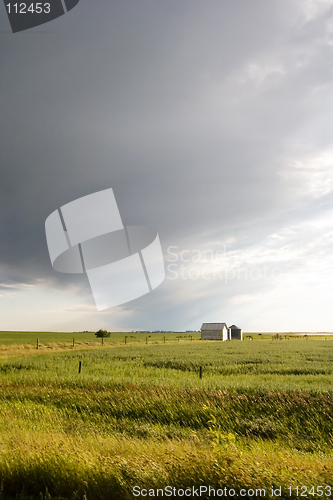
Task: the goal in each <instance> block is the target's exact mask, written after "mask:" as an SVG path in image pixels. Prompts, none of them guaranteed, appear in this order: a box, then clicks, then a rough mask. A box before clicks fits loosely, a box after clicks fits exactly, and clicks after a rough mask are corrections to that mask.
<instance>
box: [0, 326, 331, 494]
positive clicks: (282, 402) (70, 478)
mask: <svg viewBox="0 0 333 500" xmlns="http://www.w3.org/2000/svg"><path fill="white" fill-rule="evenodd" d="M125 336H126V337H127V339H126V345H125ZM251 336H252V338H253V339H254V341H249V340H245V341H244V342H239V341H231V342H213V341H199V340H197V339H198V337H199V334H198V333H193V334H191V333H186V334H184V333H180V334H176V333H166V334H164V333H162V334H145V333H140V334H138V333H126V334H124V333H118V334H112V335H111V337H110V338H109V339H106V341H105V343H104V345H103V346H102V345H101V340H100V339H99V340H98V341H96V338H95V337H94V335H93V334H92V333H75V334H72V333H69V334H62V333H59V334H55V333H53V334H51V333H47V332H45V333H41V332H38V334H37V333H35V332H33V333H24V332H15V333H10V332H1V333H0V344H1V346H0V351H1V349H2V351H1V352H2V359H1V360H0V386H1V390H0V415H1V418H0V436H1V440H0V485H1V493H0V498H2V499H9V498H22V499H23V498H24V499H28V498H36V499H41V498H45V499H47V498H48V499H51V498H52V499H73V500H74V499H82V500H83V499H87V500H90V499H91V500H97V499H98V500H99V499H101V500H113V499H132V498H136V497H135V496H134V494H133V487H134V486H138V487H140V488H146V489H147V490H149V489H151V490H152V489H155V490H154V493H155V496H157V493H156V492H157V488H160V490H159V494H158V496H159V497H161V496H162V492H163V491H162V490H161V489H163V488H164V487H166V486H172V487H174V488H176V489H181V488H185V487H196V488H200V486H201V487H204V486H207V487H208V486H211V487H212V488H215V489H216V490H218V489H220V491H222V489H223V488H228V489H230V488H233V489H234V490H235V494H236V495H237V494H238V493H239V492H240V490H241V489H243V490H244V492H245V494H242V496H241V497H242V498H253V497H254V496H256V495H255V494H252V490H253V492H255V490H256V489H258V490H259V489H261V490H262V489H265V496H263V495H262V496H261V498H276V495H275V496H274V495H272V493H271V490H272V487H273V489H276V488H280V487H281V488H282V490H281V496H279V498H283V499H287V498H293V499H295V498H298V497H300V496H303V498H317V497H319V496H323V498H333V454H332V439H333V391H332V388H333V338H332V337H329V336H328V337H327V340H326V339H325V337H320V338H311V337H308V338H304V337H302V338H298V339H295V338H289V339H288V338H287V337H286V338H285V339H284V340H273V339H272V336H271V335H268V334H266V335H264V336H263V335H261V336H260V335H255V334H251ZM164 337H166V340H165V343H164ZM191 337H192V340H191ZM263 337H264V338H263ZM37 338H39V342H40V344H39V349H38V350H37V349H36V339H37ZM73 338H75V348H73V347H72V340H73ZM146 342H147V343H146ZM80 362H81V368H82V369H81V373H78V371H79V370H78V367H79V363H80ZM200 367H202V379H200V378H199V369H200ZM301 487H306V488H307V490H305V489H303V490H302V489H301ZM312 487H313V488H314V489H311V488H312ZM321 487H322V489H321ZM330 487H332V491H331V489H330ZM297 488H298V490H297ZM317 488H319V489H317ZM321 492H322V495H320V493H321ZM147 493H149V491H148V492H147ZM301 493H304V494H303V495H301ZM305 493H306V494H305ZM150 496H152V495H150ZM180 496H181V494H179V495H178V496H173V498H178V497H179V498H180ZM231 496H233V495H232V494H231ZM231 496H226V494H225V493H224V494H223V496H222V498H223V497H224V498H229V497H230V498H231ZM138 498H143V496H142V497H141V496H138ZM188 498H189V497H188ZM200 498H213V497H212V496H211V497H209V496H208V494H205V493H203V494H202V495H201V497H200Z"/></svg>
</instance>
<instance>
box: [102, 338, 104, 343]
mask: <svg viewBox="0 0 333 500" xmlns="http://www.w3.org/2000/svg"><path fill="white" fill-rule="evenodd" d="M102 345H104V337H102Z"/></svg>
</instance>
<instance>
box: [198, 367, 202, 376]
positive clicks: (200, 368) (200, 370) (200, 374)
mask: <svg viewBox="0 0 333 500" xmlns="http://www.w3.org/2000/svg"><path fill="white" fill-rule="evenodd" d="M199 378H202V366H200V367H199Z"/></svg>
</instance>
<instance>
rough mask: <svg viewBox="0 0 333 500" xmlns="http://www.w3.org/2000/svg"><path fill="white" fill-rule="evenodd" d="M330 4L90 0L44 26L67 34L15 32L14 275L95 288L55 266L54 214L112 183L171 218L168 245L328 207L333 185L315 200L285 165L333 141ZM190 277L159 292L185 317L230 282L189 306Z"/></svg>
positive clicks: (246, 236)
mask: <svg viewBox="0 0 333 500" xmlns="http://www.w3.org/2000/svg"><path fill="white" fill-rule="evenodd" d="M0 14H1V12H0ZM330 18H331V10H330V8H329V4H328V5H327V7H326V8H325V9H324V8H323V10H322V12H320V13H319V14H318V16H317V17H316V18H314V19H310V20H308V21H306V19H305V18H304V13H303V11H302V6H301V4H300V3H299V2H297V1H296V0H295V1H290V0H288V1H287V0H279V1H276V0H271V1H268V2H263V1H261V0H254V1H252V2H247V1H240V2H232V1H226V2H221V1H220V0H218V1H217V0H216V1H215V0H214V1H213V0H208V1H205V2H204V3H203V2H201V1H196V0H184V1H182V2H178V1H176V0H172V1H171V0H167V1H166V2H155V1H153V0H143V1H141V2H134V1H133V2H126V3H123V2H107V1H101V2H98V3H94V4H92V3H91V2H88V1H87V0H86V1H85V0H81V2H80V4H79V5H78V6H77V7H76V8H75V9H74V10H73V11H72V12H71V13H70V14H68V15H67V16H63V18H59V20H58V21H56V22H54V23H53V24H50V25H48V27H47V29H46V28H39V29H37V28H36V30H35V31H36V32H38V31H40V32H42V31H43V30H44V31H47V30H50V31H53V32H51V33H44V34H43V33H41V34H40V35H39V36H38V35H35V36H33V35H30V36H29V35H23V34H18V35H15V36H14V35H11V36H9V35H8V34H5V33H3V34H0V36H1V38H0V44H1V60H2V61H1V66H2V71H3V77H2V83H1V87H0V109H1V124H2V125H1V126H2V133H1V136H0V145H1V148H0V150H1V169H0V200H1V202H0V203H1V210H0V231H1V232H0V237H1V255H0V270H1V271H0V272H1V282H3V283H7V282H10V283H14V282H16V281H17V282H18V283H20V282H25V283H34V282H35V281H36V280H37V279H44V280H46V281H47V282H48V283H49V286H50V287H60V288H61V287H69V286H75V287H78V289H82V293H83V295H84V296H85V297H86V300H87V301H89V300H90V299H89V295H88V292H89V287H88V284H87V281H86V280H85V278H82V277H77V276H62V275H58V274H57V273H55V272H54V271H53V270H52V267H51V264H50V262H49V257H48V253H47V247H46V242H45V234H44V222H45V219H46V217H47V216H48V215H49V214H50V213H51V212H52V211H53V210H55V209H56V208H58V207H59V206H61V205H63V204H66V203H68V202H70V201H72V200H74V199H76V198H79V197H81V196H84V195H87V194H90V193H93V192H96V191H98V190H101V189H104V188H107V187H112V188H113V190H114V193H115V196H116V199H117V203H118V206H119V209H120V213H121V214H122V217H123V222H124V224H129V225H147V226H150V227H155V228H156V229H157V230H158V231H159V234H160V236H161V241H162V245H163V246H164V247H165V248H167V246H168V245H172V244H177V245H179V246H181V245H190V246H191V245H192V247H196V245H197V244H198V242H199V243H200V244H203V245H205V244H206V245H210V241H211V240H210V238H213V240H214V239H215V241H216V240H217V241H219V240H221V239H223V238H228V237H232V236H233V237H234V238H235V240H236V241H237V244H238V245H239V246H240V247H241V246H246V245H248V246H251V245H256V242H258V241H260V239H264V238H265V237H266V236H267V235H268V234H271V233H273V232H276V231H279V230H281V229H282V228H283V227H285V226H286V223H287V224H289V223H292V221H294V222H295V223H296V222H299V221H301V220H306V219H307V218H308V217H311V216H312V211H313V210H315V211H316V213H318V214H319V216H320V214H321V213H326V212H325V208H324V205H325V203H326V204H327V206H328V207H329V203H330V202H329V195H326V198H325V197H324V196H323V197H321V198H320V199H318V200H315V201H313V200H310V199H309V200H308V201H306V199H305V198H303V199H302V194H301V193H300V192H299V190H298V188H297V187H296V186H295V183H294V182H293V181H292V180H290V179H289V180H286V179H283V177H281V176H280V175H279V174H280V172H281V171H283V170H284V169H287V170H288V169H289V168H290V167H289V162H290V160H291V159H293V158H295V157H298V158H299V157H309V156H312V155H314V154H316V151H317V150H319V149H320V148H327V147H329V145H330V133H329V132H328V130H331V129H332V118H331V116H330V114H329V112H328V109H329V107H330V106H329V103H331V98H330V97H329V91H330V86H331V67H330V65H329V57H330V51H331V47H330V45H329V44H328V36H329V35H328V23H329V22H330ZM0 29H2V30H5V29H6V25H5V21H4V19H3V18H1V19H0ZM323 123H324V125H323ZM300 182H302V181H300ZM300 185H301V184H300ZM325 200H326V201H325ZM323 211H324V212H323ZM178 286H179V284H172V283H168V284H167V285H165V287H164V288H161V289H160V290H158V291H157V290H156V292H154V293H156V295H155V296H156V304H157V305H158V307H156V310H158V311H162V310H164V308H165V310H166V311H167V312H166V313H165V317H167V316H168V315H169V311H170V310H172V311H173V313H172V314H173V315H174V318H183V319H182V321H185V322H186V321H189V318H190V317H191V314H192V312H190V309H191V308H192V307H193V308H195V307H199V309H200V308H201V307H204V308H205V307H208V306H207V302H208V301H209V300H210V293H211V294H212V295H214V293H217V292H216V291H218V293H220V288H219V287H218V286H217V288H216V287H213V288H212V289H211V290H214V292H213V291H212V292H210V290H209V289H208V288H209V287H208V288H207V286H206V284H205V283H203V284H198V285H197V289H198V298H197V299H195V300H196V301H197V302H194V305H193V304H192V305H191V306H190V305H188V306H186V307H185V306H184V307H185V311H183V312H181V311H180V307H178V306H177V305H175V302H176V301H177V298H176V296H177V294H176V293H174V292H173V290H175V289H176V288H177V287H178ZM189 286H190V285H189V284H188V286H186V284H182V287H181V288H182V289H183V290H184V291H183V292H182V293H183V297H184V302H182V304H189V303H190V302H191V300H192V299H191V293H190V291H189ZM263 286H264V285H263ZM235 293H236V292H235ZM237 293H238V291H237ZM85 294H87V295H85ZM173 295H174V296H175V299H173V298H172V297H173ZM231 295H232V294H231ZM203 296H205V297H207V299H205V300H206V302H205V305H204V306H199V304H200V301H202V297H203ZM228 296H230V287H229V289H228V292H225V293H224V291H223V295H222V297H228ZM186 297H187V298H186ZM166 298H167V299H168V304H169V305H163V307H162V302H165V300H166ZM140 300H141V302H138V303H140V304H142V305H144V307H145V311H150V312H151V309H150V307H149V304H151V303H154V304H155V302H154V301H153V302H151V301H152V300H153V299H152V298H151V297H149V298H148V297H147V298H142V299H140ZM135 304H136V303H134V305H133V307H136V305H135ZM214 304H215V299H214ZM187 307H188V309H187ZM209 307H210V306H209ZM214 307H215V306H214ZM142 314H143V316H144V314H145V313H144V312H142ZM156 315H157V313H156ZM162 317H163V314H162V313H161V318H162ZM127 320H128V318H127V319H126V321H127ZM135 320H136V319H135V318H134V319H133V322H134V321H135ZM156 321H157V320H156ZM174 321H175V323H176V322H177V320H176V319H175V320H174Z"/></svg>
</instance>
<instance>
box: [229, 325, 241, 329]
mask: <svg viewBox="0 0 333 500" xmlns="http://www.w3.org/2000/svg"><path fill="white" fill-rule="evenodd" d="M229 328H232V329H233V330H240V328H239V326H236V325H231V326H229Z"/></svg>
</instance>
